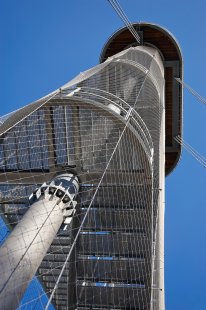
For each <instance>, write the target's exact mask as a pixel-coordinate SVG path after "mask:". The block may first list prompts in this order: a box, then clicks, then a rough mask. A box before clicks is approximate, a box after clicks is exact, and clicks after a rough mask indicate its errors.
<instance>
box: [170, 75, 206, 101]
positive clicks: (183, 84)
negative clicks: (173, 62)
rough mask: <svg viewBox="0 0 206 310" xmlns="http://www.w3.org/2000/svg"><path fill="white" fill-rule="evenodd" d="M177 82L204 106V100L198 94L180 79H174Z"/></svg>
mask: <svg viewBox="0 0 206 310" xmlns="http://www.w3.org/2000/svg"><path fill="white" fill-rule="evenodd" d="M175 80H176V81H177V82H179V83H180V84H181V85H182V86H183V87H184V88H186V89H187V90H188V91H189V92H190V93H191V94H192V95H193V96H195V97H196V98H197V99H198V100H199V101H200V102H202V103H203V104H205V105H206V99H205V98H204V97H202V96H201V95H200V94H198V93H197V92H196V91H195V90H194V89H193V88H192V87H190V86H189V85H188V84H186V83H185V82H183V81H182V80H181V79H180V78H175Z"/></svg>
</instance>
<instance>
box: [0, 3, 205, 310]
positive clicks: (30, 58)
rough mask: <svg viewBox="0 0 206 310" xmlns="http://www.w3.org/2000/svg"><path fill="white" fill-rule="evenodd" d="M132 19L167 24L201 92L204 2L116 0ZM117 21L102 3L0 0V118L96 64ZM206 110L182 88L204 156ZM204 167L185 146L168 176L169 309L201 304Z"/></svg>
mask: <svg viewBox="0 0 206 310" xmlns="http://www.w3.org/2000/svg"><path fill="white" fill-rule="evenodd" d="M119 2H120V4H121V5H122V7H123V8H124V10H125V12H126V14H127V16H128V17H129V19H130V20H131V21H149V22H153V23H157V24H160V25H162V26H163V27H166V28H167V29H168V30H169V31H171V32H172V33H173V34H174V36H175V37H176V38H177V40H178V41H179V43H180V45H181V48H182V51H183V56H184V66H185V81H186V82H187V83H188V84H190V85H191V86H192V87H193V88H194V89H196V90H197V91H198V92H199V93H200V94H202V95H203V96H205V97H206V87H205V72H206V58H205V55H206V41H205V19H206V13H205V12H206V2H205V1H204V0H196V1H186V0H182V1H180V0H173V1H163V0H156V1H137V0H119ZM122 26H123V24H122V21H121V20H120V19H119V18H118V17H117V16H116V14H115V12H114V11H113V10H112V8H111V7H110V6H109V4H108V3H107V1H106V0H75V1H71V0H70V1H69V0H67V1H66V0H60V1H57V0H56V1H54V0H50V1H49V0H41V1H40V0H35V1H34V0H29V1H28V0H24V1H23V0H18V1H15V0H7V1H2V0H1V1H0V42H1V46H0V55H1V57H0V115H3V114H6V113H8V112H11V111H13V110H15V109H17V108H19V107H21V106H24V105H26V104H28V103H29V102H32V101H34V100H35V99H38V98H40V97H42V96H43V95H46V94H48V93H49V92H51V91H53V90H54V89H56V88H58V87H60V86H61V85H63V84H64V83H65V82H67V81H68V80H70V79H71V78H72V77H74V76H75V75H76V74H78V73H79V72H81V71H84V70H86V69H88V68H90V67H91V66H94V65H96V64H97V63H98V59H99V55H100V52H101V49H102V47H103V45H104V43H105V41H106V40H107V39H108V37H109V36H110V35H111V34H112V33H113V32H114V31H115V30H116V29H118V28H120V27H122ZM205 119H206V107H205V106H203V105H201V103H198V101H197V100H196V99H195V98H194V97H192V95H190V94H188V92H187V91H185V96H184V138H185V140H186V141H187V142H189V143H190V144H191V145H192V146H193V147H195V148H196V149H197V150H198V151H199V152H200V153H202V154H206V144H205V138H204V136H205V132H206V122H205ZM205 181H206V173H205V169H204V168H202V167H201V166H199V164H198V163H197V162H196V161H195V160H194V159H193V158H192V157H191V156H190V155H189V154H187V153H185V152H184V151H183V154H182V159H181V162H180V163H179V165H178V166H177V168H176V170H175V171H174V172H173V173H172V174H171V175H170V176H169V177H168V178H167V180H166V187H167V190H166V220H165V284H166V309H167V310H204V309H206V292H205V291H206V264H205V256H206V242H205V236H206V225H205V219H206V197H205V184H206V182H205Z"/></svg>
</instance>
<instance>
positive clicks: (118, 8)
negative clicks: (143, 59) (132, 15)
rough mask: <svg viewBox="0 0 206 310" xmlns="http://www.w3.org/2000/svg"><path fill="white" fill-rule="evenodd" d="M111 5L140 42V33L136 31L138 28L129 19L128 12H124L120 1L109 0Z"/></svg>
mask: <svg viewBox="0 0 206 310" xmlns="http://www.w3.org/2000/svg"><path fill="white" fill-rule="evenodd" d="M107 1H108V2H109V3H110V4H111V6H112V7H113V8H114V10H115V11H116V13H117V14H118V16H119V17H120V18H121V19H122V21H123V22H124V23H125V25H126V26H127V28H128V29H129V31H130V32H131V34H132V35H133V36H134V38H135V39H136V41H137V42H138V43H139V44H140V36H139V35H138V33H137V32H136V30H135V29H134V27H133V25H132V23H131V22H130V21H129V19H128V17H127V16H126V14H125V13H124V11H123V9H122V8H121V6H120V4H119V3H118V1H117V0H107Z"/></svg>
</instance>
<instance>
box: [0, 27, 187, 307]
mask: <svg viewBox="0 0 206 310" xmlns="http://www.w3.org/2000/svg"><path fill="white" fill-rule="evenodd" d="M133 27H134V29H135V31H136V32H137V34H138V36H139V38H140V42H139V43H137V41H136V40H135V38H134V37H133V35H132V34H131V33H130V31H129V30H128V28H122V29H120V30H119V31H117V32H116V33H114V34H113V35H112V37H111V38H110V39H109V40H108V42H107V43H106V44H105V46H104V48H103V50H102V53H101V56H100V64H98V65H97V66H96V67H94V68H91V69H89V70H87V71H85V72H83V73H80V74H79V75H78V76H77V77H75V78H74V79H73V80H71V81H69V82H68V83H67V84H65V85H64V86H62V87H61V88H59V89H58V90H56V91H54V92H53V93H51V94H49V95H48V96H46V97H44V98H41V99H40V100H38V101H36V102H33V103H31V104H29V105H27V106H25V107H23V108H21V109H19V110H17V111H15V112H13V113H10V114H8V115H6V116H4V117H1V118H0V122H1V126H0V189H1V213H2V217H3V219H4V221H5V222H6V223H7V225H8V227H9V228H10V229H11V233H10V235H9V237H8V238H7V239H6V240H5V242H4V243H3V244H2V246H1V248H0V309H2V310H12V309H16V308H17V307H18V305H19V302H20V301H21V298H22V296H23V294H24V292H25V290H26V287H27V286H28V284H29V283H30V281H31V279H32V277H33V276H34V275H35V274H36V275H37V277H38V279H39V280H40V281H41V283H42V285H43V286H44V289H45V293H47V295H48V297H50V299H51V302H52V303H53V305H54V307H55V308H56V309H59V310H66V309H78V310H80V309H82V310H89V309H94V310H98V309H99V310H100V309H101V310H103V309H104V310H106V309H110V310H112V309H116V310H120V309H128V310H129V309H130V310H134V309H138V310H143V309H144V310H149V309H150V310H164V208H165V196H164V193H165V175H168V174H169V173H170V172H171V171H172V170H173V169H174V168H175V166H176V164H177V163H178V161H179V158H180V153H181V146H180V145H179V144H178V143H177V142H175V140H174V138H175V137H176V136H180V137H181V135H182V86H181V84H179V83H177V82H176V80H175V78H180V79H181V80H182V74H183V61H182V56H181V51H180V48H179V45H178V43H177V41H176V40H175V38H174V37H173V36H172V35H171V34H170V33H169V32H168V31H167V30H165V29H164V28H162V27H160V26H158V25H154V24H149V23H134V24H133ZM48 305H49V303H48Z"/></svg>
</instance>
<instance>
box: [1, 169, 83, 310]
mask: <svg viewBox="0 0 206 310" xmlns="http://www.w3.org/2000/svg"><path fill="white" fill-rule="evenodd" d="M75 179H76V178H75V177H74V176H72V177H71V175H70V177H67V179H66V178H65V176H64V178H61V177H58V178H56V179H54V180H53V181H52V182H51V183H50V186H48V185H44V186H42V187H41V189H44V191H43V194H42V191H41V189H40V190H38V191H39V193H40V194H38V195H40V196H39V197H37V196H36V199H37V200H36V202H34V203H33V205H32V206H31V207H30V208H29V210H28V211H27V212H26V214H25V215H24V217H23V219H22V220H21V221H20V222H19V223H18V225H17V226H16V227H15V228H14V230H13V231H12V232H11V234H10V235H9V237H8V238H7V239H6V241H5V242H4V243H3V245H2V247H1V249H0V309H1V310H12V309H16V308H17V307H18V305H19V303H20V301H21V298H22V296H23V294H24V292H25V290H26V288H27V286H28V284H29V283H30V281H31V280H32V278H33V276H34V275H35V273H36V271H37V269H38V267H39V265H40V264H41V262H42V260H43V258H44V256H45V254H46V252H47V251H48V249H49V247H50V245H51V243H52V241H53V239H54V237H55V236H56V234H57V232H58V230H59V228H60V226H61V224H62V222H63V218H64V210H65V207H67V208H68V205H69V206H70V205H71V199H73V197H74V196H75V195H76V193H77V191H78V183H77V181H76V180H75ZM56 180H57V181H56ZM62 180H63V182H65V181H66V183H65V184H63V183H61V181H62ZM68 180H69V181H68ZM72 180H75V182H76V184H75V185H77V187H75V188H74V184H72ZM69 182H70V185H69ZM71 185H72V186H71ZM65 187H66V188H65ZM58 190H59V192H58ZM69 192H71V194H69ZM58 193H59V194H58ZM65 193H67V199H66V201H67V202H66V203H65V202H64V201H63V199H64V198H65V197H66V196H65ZM57 195H58V196H60V197H58V196H57ZM68 197H69V198H70V199H68ZM62 198H63V199H62ZM68 200H69V201H68ZM69 208H70V209H72V206H71V207H69ZM66 212H68V211H66Z"/></svg>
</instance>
